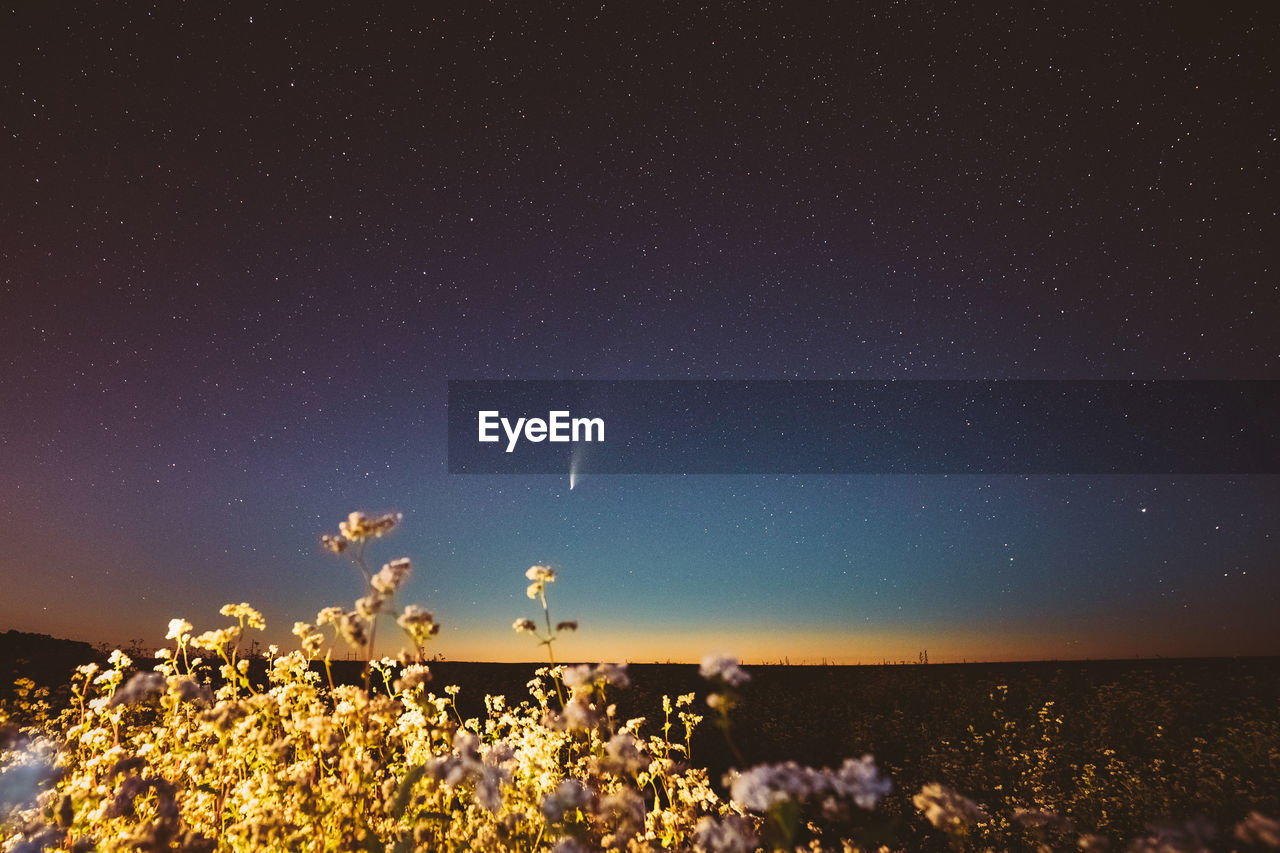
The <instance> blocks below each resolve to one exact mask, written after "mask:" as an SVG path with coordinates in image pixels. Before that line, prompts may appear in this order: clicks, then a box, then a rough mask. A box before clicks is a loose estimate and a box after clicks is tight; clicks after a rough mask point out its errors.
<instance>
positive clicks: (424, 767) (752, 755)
mask: <svg viewBox="0 0 1280 853" xmlns="http://www.w3.org/2000/svg"><path fill="white" fill-rule="evenodd" d="M397 521H398V519H396V518H395V517H392V516H383V517H380V518H369V517H366V516H364V515H362V514H359V513H353V514H352V516H351V517H350V518H349V519H348V520H347V521H345V522H343V524H342V525H341V526H340V529H339V533H338V534H337V535H334V536H327V537H325V538H324V543H325V545H326V547H327V548H328V549H329V550H330V551H332V552H333V553H334V554H336V555H338V557H339V558H340V559H351V560H352V562H353V563H354V564H355V565H356V567H357V568H358V569H359V570H360V571H361V574H362V577H363V578H364V585H365V588H364V590H363V593H364V594H363V595H362V596H361V597H360V598H359V599H358V600H357V601H356V602H355V604H354V606H353V607H352V608H350V609H347V608H345V607H329V608H325V609H324V610H321V611H320V613H319V614H318V616H317V619H316V620H315V622H313V623H298V624H297V625H295V626H294V634H295V635H296V636H297V638H298V648H296V649H287V650H286V649H277V648H274V647H271V648H269V649H268V650H267V651H266V652H265V653H260V654H258V655H256V656H252V657H249V656H246V655H245V653H244V651H243V650H244V649H245V648H246V646H247V645H248V643H249V642H250V638H251V635H252V634H253V632H254V631H257V630H261V629H262V628H263V622H262V617H261V615H260V614H259V613H258V612H257V611H256V610H254V609H253V608H252V607H251V606H250V605H248V604H235V605H228V606H227V607H225V608H223V615H224V616H225V617H226V619H225V624H223V625H221V626H219V627H215V628H213V629H211V630H206V631H202V632H197V631H196V629H195V628H194V627H193V626H191V625H190V624H188V623H187V622H186V621H185V620H182V619H175V620H173V621H172V622H171V623H170V626H169V632H168V633H169V638H168V639H169V640H170V645H169V646H168V647H167V648H165V649H162V650H161V651H160V652H158V653H157V654H156V656H155V658H154V659H151V660H140V659H139V660H133V659H130V657H129V656H128V655H126V654H124V653H123V652H115V653H113V654H112V655H110V657H109V659H107V660H105V661H103V662H101V663H85V664H84V665H83V666H80V667H79V668H78V670H76V672H75V674H74V676H73V677H72V679H71V683H70V684H69V685H67V687H66V689H65V690H62V691H57V692H54V693H50V692H49V691H48V690H43V689H37V688H35V686H34V684H33V683H32V682H30V681H23V682H19V683H18V684H17V685H16V687H15V689H14V690H12V691H10V693H9V694H8V696H7V698H5V699H4V700H3V705H0V820H3V824H0V838H3V846H4V849H5V850H41V849H47V850H64V851H71V850H76V851H81V850H83V851H88V850H191V851H196V850H280V851H293V850H313V851H326V850H332V851H346V850H377V851H410V850H479V851H489V850H493V851H546V850H550V851H557V853H571V851H587V850H709V851H749V850H757V849H764V850H837V851H844V850H988V849H992V850H1079V849H1085V850H1102V849H1113V850H1152V851H1156V850H1168V851H1182V850H1188V851H1190V850H1197V851H1198V850H1254V849H1277V848H1280V824H1277V822H1276V821H1275V820H1273V817H1274V816H1275V815H1277V814H1280V784H1278V782H1280V711H1278V709H1280V662H1277V661H1276V660H1273V659H1250V660H1239V661H1154V662H1152V661H1135V662H1097V663H1083V662H1067V663H1043V664H1002V665H995V664H990V665H977V664H966V665H938V664H931V665H913V666H873V667H792V666H762V667H749V666H744V665H741V664H740V663H739V662H738V661H736V660H732V659H725V658H708V659H706V660H704V661H703V663H702V665H701V666H700V667H698V666H681V665H659V664H648V665H632V666H626V665H622V664H610V663H593V664H579V665H564V664H561V663H558V662H557V661H556V659H555V654H554V649H555V641H556V639H557V637H559V636H561V635H562V634H563V632H565V631H572V630H576V629H577V627H578V626H577V624H576V623H574V622H557V623H554V624H553V623H552V621H551V619H550V617H549V612H550V610H549V608H548V605H547V602H548V596H549V595H551V594H552V592H551V591H552V590H553V589H554V587H553V585H554V583H555V582H556V573H555V572H554V570H552V569H550V568H548V567H545V566H535V567H533V568H531V569H529V571H528V572H527V573H526V577H525V582H527V590H526V591H527V593H528V596H529V598H530V599H531V600H532V601H533V602H535V604H536V606H537V607H539V608H540V611H541V616H542V618H541V619H536V618H535V619H529V618H524V617H521V618H518V619H517V620H516V622H515V623H514V625H513V627H514V629H515V630H516V631H518V632H520V633H522V634H528V635H529V637H530V639H531V642H532V643H535V644H536V645H538V646H540V647H542V650H543V653H544V654H545V655H546V657H547V663H546V665H544V666H540V667H537V668H534V667H531V666H523V665H514V664H463V663H450V662H442V663H436V662H429V661H428V655H427V650H428V649H429V644H430V642H431V639H432V637H433V636H435V634H436V632H437V631H438V625H439V623H438V622H437V621H436V619H435V617H434V616H433V614H431V613H430V612H428V611H427V610H425V609H423V608H422V607H418V606H415V605H412V604H408V605H401V604H399V603H398V602H397V600H396V599H397V593H398V592H399V590H400V588H401V587H402V586H403V583H404V580H405V578H407V576H408V574H409V572H410V571H411V567H410V563H409V561H408V560H405V559H399V560H393V561H391V562H388V563H386V564H385V565H384V566H383V567H382V568H381V569H380V570H379V571H376V572H375V571H372V570H371V569H370V567H369V566H368V565H367V564H366V561H365V549H366V547H367V546H369V545H370V544H371V543H373V542H374V541H375V540H377V539H378V538H380V537H381V536H382V535H384V534H385V533H387V532H389V531H390V530H391V529H393V528H394V527H395V524H396V522H397ZM513 615H517V614H513ZM379 630H399V631H401V632H403V636H404V638H405V648H406V651H405V652H404V653H403V654H402V655H401V657H400V658H399V659H389V658H383V659H379V660H373V661H371V662H370V663H369V664H368V665H363V664H352V663H351V662H346V661H331V660H330V655H331V654H332V653H333V650H335V649H336V650H339V651H343V650H344V649H343V645H342V644H346V645H349V646H350V647H352V648H354V649H356V650H369V649H372V648H373V642H374V638H375V637H376V635H377V632H378V631H379ZM424 661H428V662H424Z"/></svg>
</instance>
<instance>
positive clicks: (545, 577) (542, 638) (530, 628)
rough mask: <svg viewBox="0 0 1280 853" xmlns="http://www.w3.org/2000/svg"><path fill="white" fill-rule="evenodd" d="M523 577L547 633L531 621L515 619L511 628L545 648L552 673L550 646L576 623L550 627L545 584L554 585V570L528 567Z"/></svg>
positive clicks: (558, 691)
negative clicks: (540, 631) (525, 579)
mask: <svg viewBox="0 0 1280 853" xmlns="http://www.w3.org/2000/svg"><path fill="white" fill-rule="evenodd" d="M524 576H525V577H526V578H528V579H529V581H530V584H529V586H528V588H527V589H526V590H525V592H526V594H527V595H528V596H529V598H531V599H534V600H536V601H537V602H538V603H539V604H541V605H542V618H543V621H544V622H545V624H546V626H547V632H546V634H545V635H544V634H541V633H539V632H538V626H537V623H535V622H534V621H533V620H532V619H517V620H516V621H515V623H514V624H513V625H512V626H511V627H512V628H514V629H515V630H516V632H517V633H523V634H532V635H533V636H534V637H535V638H537V640H538V645H541V646H546V647H547V659H548V660H549V661H550V662H551V668H552V671H554V670H555V667H556V655H555V650H554V649H552V647H551V644H552V643H554V642H555V641H556V638H557V637H558V636H559V635H560V633H561V632H563V631H576V630H578V623H577V622H560V623H557V624H556V625H555V627H552V625H551V608H550V607H549V606H548V605H547V584H549V583H555V580H556V570H555V569H553V568H551V567H550V566H530V567H529V571H527V572H525V573H524ZM555 682H556V698H558V699H559V700H560V707H561V708H562V709H563V708H564V706H565V702H564V689H563V688H562V687H561V685H560V679H559V678H556V679H555Z"/></svg>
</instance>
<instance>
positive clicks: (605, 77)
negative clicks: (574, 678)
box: [0, 3, 1280, 661]
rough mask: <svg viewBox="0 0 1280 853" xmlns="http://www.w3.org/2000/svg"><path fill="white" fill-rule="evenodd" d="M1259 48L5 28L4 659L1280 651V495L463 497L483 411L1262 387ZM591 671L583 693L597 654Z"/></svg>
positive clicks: (388, 30) (541, 480)
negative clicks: (534, 583)
mask: <svg viewBox="0 0 1280 853" xmlns="http://www.w3.org/2000/svg"><path fill="white" fill-rule="evenodd" d="M1278 32H1280V30H1278V27H1277V13H1276V11H1275V9H1274V8H1273V7H1272V6H1270V5H1267V4H1261V3H1259V4H1227V5H1226V6H1224V5H1223V4H1207V3H1203V4H1194V3H1170V4H1156V3H1136V4H1129V3H1125V4H1092V5H1089V4H1086V5H1079V4H1066V5H1064V4H1035V5H1028V4H1010V7H1009V8H1005V9H997V8H995V7H993V6H984V7H982V8H979V9H974V8H966V7H963V6H955V5H945V6H943V7H942V8H928V7H926V6H920V5H912V4H905V5H904V4H887V3H885V4H878V3H877V4H839V3H803V4H784V5H779V4H756V3H736V4H721V5H714V6H711V7H706V8H701V9H697V8H694V7H693V6H692V5H691V4H604V5H603V6H593V7H588V6H584V5H576V4H553V5H552V6H549V7H540V11H538V12H536V13H535V12H531V11H523V10H518V9H512V8H510V7H509V5H508V4H500V3H488V4H465V5H461V4H460V5H458V6H455V7H449V8H442V7H439V6H436V5H430V6H421V7H418V8H416V9H411V8H409V7H408V6H407V5H405V6H401V5H399V4H395V5H394V8H383V9H376V8H375V9H356V8H349V9H344V10H338V11H332V10H324V9H320V8H319V7H317V6H316V5H315V4H294V5H292V6H290V7H285V8H280V7H275V6H272V7H265V8H264V7H259V6H255V5H250V4H218V5H216V6H192V5H174V4H154V5H152V4H145V3H136V4H133V3H125V4H99V5H96V6H93V7H79V8H71V7H66V8H63V7H50V6H45V5H40V4H23V5H22V6H21V7H20V8H18V9H17V10H14V9H6V10H3V11H0V55H3V56H4V57H6V59H5V61H4V67H5V69H6V71H5V74H4V75H3V77H2V79H0V124H2V125H3V134H2V135H0V155H2V156H0V283H2V284H0V286H2V287H3V291H2V292H3V294H4V310H3V312H0V366H3V370H2V371H0V522H3V525H4V528H5V530H6V536H5V538H6V543H5V547H4V548H3V549H2V550H0V580H3V581H4V583H5V586H6V587H7V594H6V595H4V596H3V601H0V628H8V627H15V628H19V629H23V630H36V631H42V632H47V633H53V634H57V635H61V636H71V637H77V638H83V639H89V640H95V641H96V640H99V639H108V640H112V641H116V640H120V639H125V638H131V637H142V638H146V639H147V641H148V642H159V641H160V639H161V638H162V637H163V631H164V628H165V625H166V624H167V621H168V619H169V618H170V617H174V616H182V617H185V618H187V619H189V620H191V621H192V622H194V623H196V625H197V627H212V626H213V625H216V624H219V619H220V618H221V617H218V616H217V607H218V606H219V605H220V604H222V603H223V602H226V601H241V600H249V601H252V602H253V603H255V604H257V605H258V606H260V607H261V608H262V609H263V610H264V611H265V612H266V615H267V618H268V622H269V627H270V628H271V629H272V632H271V635H272V636H273V637H276V638H283V636H284V631H285V630H286V629H287V628H288V626H290V625H292V623H293V621H294V620H295V619H309V618H312V617H313V615H314V613H315V611H316V610H318V609H319V608H320V607H322V606H324V605H327V604H332V603H341V602H348V601H350V600H351V599H352V598H353V597H354V596H355V595H356V594H357V591H358V590H357V589H356V587H355V585H354V583H353V582H352V575H351V573H350V572H349V571H348V570H346V569H344V567H343V566H341V565H339V564H338V563H337V562H335V561H334V560H332V559H331V558H329V557H327V556H326V555H324V554H322V553H320V552H319V550H318V547H317V544H316V543H317V537H318V535H319V534H320V533H322V532H328V531H333V530H336V525H337V522H338V520H339V519H341V518H343V517H345V515H346V513H347V512H348V511H350V510H352V509H357V508H366V509H370V510H381V509H389V508H397V509H399V510H401V511H403V512H404V513H405V523H404V527H403V529H402V531H401V532H399V533H397V534H396V536H395V538H393V539H391V540H388V541H387V542H386V543H385V544H382V543H380V549H381V551H380V553H378V554H377V555H375V559H376V560H385V559H389V558H392V557H396V556H400V555H401V554H407V555H409V556H411V557H413V558H414V559H415V565H416V567H417V568H416V573H415V577H414V580H413V581H412V582H411V583H410V587H409V590H408V599H407V600H410V601H419V602H422V603H424V604H426V605H427V606H428V607H430V608H431V609H433V611H434V612H436V615H437V617H438V618H439V619H440V620H441V621H442V623H443V624H444V626H445V628H444V631H443V633H442V634H441V636H440V639H439V641H438V642H439V650H440V651H442V652H444V653H446V654H447V655H448V656H450V657H456V658H462V657H497V658H503V657H506V658H512V657H515V658H520V657H533V656H536V653H537V650H536V649H531V648H529V647H528V644H527V643H526V642H522V641H527V639H528V638H527V637H525V638H521V637H516V636H514V635H512V633H511V631H510V623H511V620H512V619H513V618H515V617H516V616H522V615H529V613H530V606H531V603H530V602H528V600H527V599H525V598H524V582H523V571H524V569H525V568H527V567H528V565H530V564H531V563H534V562H552V563H554V564H556V565H557V566H559V568H560V572H561V580H560V581H559V583H558V588H556V589H555V590H554V592H555V594H556V595H558V596H560V598H559V599H557V604H556V606H557V609H558V612H559V613H560V614H561V615H563V616H565V617H566V618H568V617H574V616H576V617H577V618H579V620H580V621H581V622H582V625H583V632H582V634H581V635H580V637H579V638H577V639H576V640H572V641H569V642H568V643H567V644H566V653H567V654H568V655H569V656H580V657H589V656H613V657H619V656H629V657H631V658H632V659H636V660H644V659H652V658H662V659H665V658H666V657H672V658H682V659H696V658H697V657H700V656H701V655H702V654H703V653H704V652H708V651H715V650H724V651H736V652H739V653H741V654H743V655H744V656H746V657H747V658H748V659H757V658H766V657H768V658H775V659H776V658H780V657H782V656H784V655H789V656H790V657H792V659H796V658H800V657H808V658H811V659H817V658H819V657H822V656H826V657H828V658H835V659H842V660H853V661H856V660H866V661H869V660H873V659H874V660H879V659H881V658H886V657H887V658H893V659H898V658H912V659H914V658H915V656H916V653H917V651H918V650H919V649H922V648H928V649H929V650H930V657H931V659H933V660H942V659H952V658H955V659H959V658H963V657H967V658H969V659H972V658H975V657H988V658H989V657H1077V656H1080V657H1083V656H1094V657H1098V656H1102V655H1115V656H1128V655H1132V654H1135V653H1141V654H1224V653H1225V654H1239V653H1252V652H1270V653H1280V645H1278V644H1277V640H1276V638H1275V635H1274V633H1273V628H1272V626H1273V624H1274V622H1273V617H1274V613H1275V612H1276V608H1277V604H1280V543H1278V541H1277V539H1278V538H1280V528H1278V527H1277V519H1278V518H1280V513H1277V509H1280V488H1278V487H1277V482H1276V478H1275V477H1263V476H1237V477H1211V476H1210V477H1019V476H1002V477H949V478H943V477H928V476H899V477H887V476H883V477H874V476H860V477H621V476H620V477H605V476H599V477H596V478H594V479H593V478H592V477H591V476H590V471H589V470H587V471H585V472H584V476H583V479H582V482H581V483H580V484H579V486H578V488H576V489H575V490H574V491H573V492H572V493H571V494H570V493H569V492H568V488H567V487H568V484H567V480H566V479H562V478H547V477H515V476H512V477H500V476H492V477H481V476H458V475H454V476H450V475H448V474H447V473H446V472H445V459H446V457H445V415H446V412H445V405H444V403H445V382H446V380H448V379H461V378H475V379H481V378H546V379H564V378H596V379H632V378H671V379H679V378H708V379H718V378H737V379H777V378H801V379H806V378H833V379H834V378H846V379H847V378H859V379H943V378H946V379H958V378H974V379H979V378H1002V379H1003V378H1009V379H1017V378H1025V379H1130V378H1135V379H1191V378H1195V379H1277V378H1280V345H1278V340H1280V338H1278V336H1277V334H1276V328H1277V327H1278V325H1280V293H1278V292H1277V291H1278V289H1280V287H1278V284H1277V281H1278V279H1277V276H1276V250H1275V248H1274V246H1275V245H1276V243H1277V241H1276V205H1275V198H1276V196H1277V192H1276V189H1277V188H1276V185H1275V180H1276V164H1277V154H1278V150H1277V148H1278V143H1277V111H1276V107H1275V105H1276V103H1278V102H1280V99H1278V98H1277V91H1276V76H1275V75H1276V69H1275V57H1276V56H1280V50H1277V46H1278V45H1277V41H1278V40H1277V33H1278ZM573 642H576V643H578V644H579V645H578V646H573V645H572V643H573Z"/></svg>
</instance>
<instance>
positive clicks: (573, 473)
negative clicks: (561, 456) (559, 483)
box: [569, 447, 583, 492]
mask: <svg viewBox="0 0 1280 853" xmlns="http://www.w3.org/2000/svg"><path fill="white" fill-rule="evenodd" d="M582 455H583V449H582V448H581V447H575V448H573V453H572V454H571V455H570V456H569V491H571V492H572V491H573V487H574V486H576V485H578V469H580V468H581V467H582Z"/></svg>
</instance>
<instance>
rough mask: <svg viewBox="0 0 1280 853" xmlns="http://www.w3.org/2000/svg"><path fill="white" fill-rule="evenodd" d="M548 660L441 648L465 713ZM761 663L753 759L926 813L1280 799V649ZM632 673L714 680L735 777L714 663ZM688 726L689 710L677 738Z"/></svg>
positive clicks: (745, 717)
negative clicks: (824, 772)
mask: <svg viewBox="0 0 1280 853" xmlns="http://www.w3.org/2000/svg"><path fill="white" fill-rule="evenodd" d="M3 663H4V664H5V665H7V666H6V667H0V670H2V669H4V668H8V669H9V670H10V675H18V674H26V675H29V676H30V675H35V676H37V678H36V680H37V681H44V682H45V683H52V682H53V681H55V680H57V678H63V679H64V678H65V674H62V673H59V674H57V676H56V678H51V677H50V676H52V675H54V673H52V672H51V671H49V670H45V671H44V672H40V671H39V670H41V669H43V668H42V667H40V666H39V663H38V661H32V660H27V661H26V663H25V665H19V666H17V668H16V669H14V668H13V664H14V663H15V661H13V659H12V658H10V659H9V660H5V661H4V662H3ZM64 663H65V662H63V661H61V660H60V659H59V661H58V663H57V665H56V666H54V669H57V670H62V669H63V668H64V667H63V664H64ZM537 666H538V665H536V664H490V663H459V662H437V663H433V664H432V665H431V669H432V671H433V673H434V681H433V683H432V689H433V691H434V692H436V693H438V694H442V693H443V692H444V688H445V687H446V686H447V685H451V684H456V685H458V686H460V687H461V688H462V690H461V693H460V694H459V696H458V700H457V701H458V706H459V708H460V710H461V711H462V713H463V715H464V716H479V715H481V714H483V712H484V705H483V698H484V696H485V695H486V694H502V695H505V696H506V697H507V700H508V702H509V703H511V704H518V703H519V702H520V701H522V700H524V699H526V698H527V697H528V691H527V689H526V682H527V681H528V680H529V679H530V678H531V677H533V674H534V671H535V669H537ZM747 669H748V671H749V672H750V673H751V675H752V680H751V681H750V682H749V683H748V684H746V685H745V686H744V687H743V688H742V690H741V696H742V701H741V704H740V705H739V707H738V708H737V709H736V710H735V711H734V713H733V716H732V729H731V736H732V738H733V740H734V741H735V743H736V744H737V746H738V747H739V749H740V750H741V752H742V754H743V757H744V759H745V761H746V763H747V764H749V765H753V764H758V763H764V762H778V761H785V760H794V761H797V762H799V763H802V764H808V765H813V766H837V765H838V764H839V763H840V762H841V761H842V760H843V759H844V758H845V757H856V756H861V755H862V754H864V753H868V752H869V753H871V754H873V755H874V756H875V757H876V760H877V762H878V763H879V764H880V765H881V767H883V768H884V769H885V770H886V771H887V772H888V773H889V774H890V775H891V776H892V777H893V779H894V783H895V791H894V794H893V795H892V796H891V797H890V799H889V800H888V801H887V802H886V803H885V804H884V806H883V808H885V809H886V810H887V812H888V813H889V814H890V815H894V814H899V815H909V814H910V813H912V812H913V807H912V806H911V802H910V800H911V795H912V794H913V793H915V792H916V791H918V790H919V789H920V786H921V785H922V784H924V783H926V782H932V781H940V782H944V783H945V784H947V785H949V786H950V787H952V788H954V789H956V790H958V791H960V792H962V793H965V794H966V795H968V796H970V797H971V798H972V799H974V800H977V801H978V802H980V803H982V804H984V805H985V806H987V807H988V808H989V810H990V811H992V812H993V813H1001V814H1005V815H1008V814H1011V813H1012V811H1013V809H1014V808H1015V807H1024V808H1032V807H1038V808H1043V809H1048V810H1053V811H1055V812H1057V813H1060V814H1063V815H1066V816H1068V817H1070V818H1071V819H1072V820H1073V821H1075V823H1076V824H1077V826H1079V827H1081V828H1082V829H1093V830H1096V831H1101V832H1103V833H1105V834H1107V835H1109V836H1111V837H1112V838H1128V837H1133V836H1134V835H1135V834H1137V833H1138V832H1140V831H1142V830H1143V828H1144V826H1145V825H1146V824H1147V823H1149V822H1150V821H1152V820H1156V819H1162V818H1166V817H1168V818H1173V819H1178V820H1182V819H1187V818H1192V817H1196V816H1203V817H1204V818H1207V819H1208V820H1209V821H1211V822H1212V823H1214V824H1215V825H1217V826H1219V827H1229V826H1231V825H1232V824H1233V823H1234V822H1236V821H1238V820H1239V819H1240V818H1241V817H1243V816H1244V815H1245V814H1246V813H1247V812H1248V811H1249V810H1251V809H1257V810H1259V811H1261V812H1263V813H1264V814H1269V815H1273V816H1274V815H1277V814H1280V710H1278V709H1280V659H1277V658H1243V659H1198V660H1155V661H1152V660H1143V661H1089V662H1078V661H1077V662H1044V663H1008V664H926V665H906V666H861V667H837V666H829V667H819V666H757V667H748V668H747ZM33 670H34V671H33ZM360 672H361V667H360V665H359V664H354V663H350V662H338V663H335V664H334V676H335V680H343V681H347V682H352V683H354V682H357V681H359V680H360ZM629 672H630V675H631V680H632V685H631V686H630V687H629V688H627V689H621V690H614V691H613V692H612V693H611V694H610V697H609V698H610V700H611V701H614V702H616V703H617V705H618V716H619V717H620V718H621V719H624V720H625V719H629V718H632V717H640V716H643V717H645V718H647V720H648V722H647V725H646V726H645V727H644V730H645V731H646V732H648V733H658V732H659V731H660V728H661V724H662V719H663V713H662V696H663V694H667V695H669V696H671V697H672V698H673V699H674V698H675V697H676V696H677V695H679V694H682V693H689V692H696V693H697V700H696V702H695V704H694V710H695V711H697V712H699V713H701V714H703V715H704V717H705V718H706V719H704V721H703V723H702V724H701V725H700V726H699V727H698V729H697V730H696V732H695V735H694V738H693V762H694V763H695V764H698V765H701V766H706V767H708V768H709V769H710V770H711V772H712V778H713V779H717V780H718V779H719V778H720V776H721V775H722V774H723V772H724V771H725V770H727V769H728V768H729V767H730V766H732V765H735V764H736V763H737V762H736V761H735V760H734V759H733V758H732V753H731V751H730V749H729V747H728V746H727V743H726V740H725V737H724V736H723V734H722V733H721V731H719V730H718V729H717V728H716V726H715V725H714V719H713V714H712V713H711V712H710V711H709V709H708V708H707V706H706V704H705V697H706V694H707V692H708V684H707V683H706V682H705V681H703V680H702V679H701V678H700V677H699V676H698V667H697V666H696V665H679V664H633V665H632V666H631V667H630V668H629ZM42 675H43V676H45V677H39V676H42ZM6 692H8V691H6ZM10 695H11V694H10ZM56 700H57V697H56V692H55V695H54V701H55V704H56ZM673 722H674V715H673ZM680 733H681V727H680V725H679V723H678V722H676V724H675V726H674V727H673V739H674V738H675V737H676V736H678V735H679V734H680Z"/></svg>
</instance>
